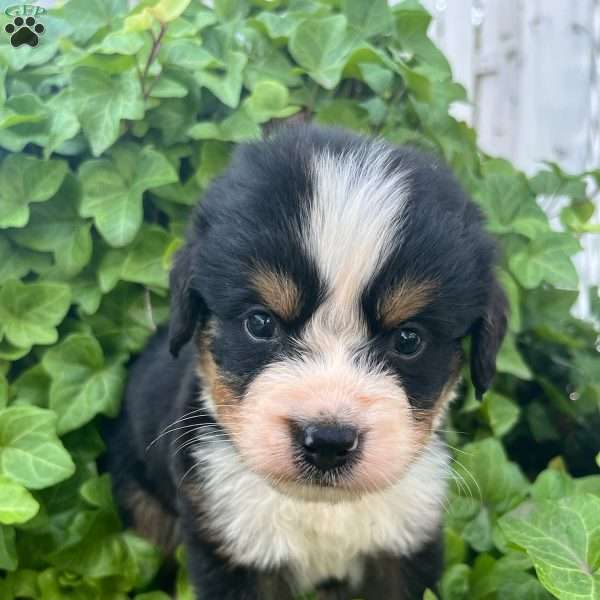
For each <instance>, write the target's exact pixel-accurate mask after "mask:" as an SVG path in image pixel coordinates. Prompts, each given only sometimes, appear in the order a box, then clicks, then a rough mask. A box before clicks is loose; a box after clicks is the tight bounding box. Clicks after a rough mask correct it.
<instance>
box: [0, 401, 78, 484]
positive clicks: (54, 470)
mask: <svg viewBox="0 0 600 600" xmlns="http://www.w3.org/2000/svg"><path fill="white" fill-rule="evenodd" d="M74 472H75V466H74V464H73V461H72V460H71V457H70V456H69V453H68V452H67V451H66V450H65V449H64V447H63V445H62V444H61V442H60V440H59V439H58V437H57V436H56V415H55V414H54V413H52V412H51V411H48V410H43V409H40V408H37V407H34V406H13V407H9V408H6V409H4V410H2V411H0V473H1V474H2V475H5V476H6V477H8V478H10V479H12V480H14V481H15V482H18V483H20V484H22V485H24V486H25V487H26V488H28V489H33V490H39V489H42V488H46V487H49V486H51V485H54V484H56V483H58V482H59V481H63V480H65V479H67V478H68V477H70V476H71V475H72V474H73V473H74Z"/></svg>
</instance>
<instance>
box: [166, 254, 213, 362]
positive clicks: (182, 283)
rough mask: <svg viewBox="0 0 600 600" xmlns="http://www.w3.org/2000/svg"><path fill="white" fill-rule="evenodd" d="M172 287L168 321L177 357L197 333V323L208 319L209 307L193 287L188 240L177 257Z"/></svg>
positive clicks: (170, 341) (170, 347) (172, 351)
mask: <svg viewBox="0 0 600 600" xmlns="http://www.w3.org/2000/svg"><path fill="white" fill-rule="evenodd" d="M169 281H170V287H171V318H170V321H169V350H170V351H171V354H172V355H173V356H174V357H177V356H178V355H179V351H180V350H181V348H182V347H183V346H185V344H187V343H188V342H189V341H190V339H191V337H192V336H193V335H194V332H195V330H196V327H197V326H198V324H200V325H202V324H203V323H204V321H205V320H206V316H207V312H208V310H207V308H206V304H205V303H204V300H203V299H202V297H201V296H200V294H199V293H198V292H197V291H196V290H194V286H193V281H194V278H193V269H192V246H191V244H189V243H187V244H185V246H183V248H181V250H179V252H178V253H177V254H176V256H175V262H174V264H173V267H172V269H171V274H170V277H169Z"/></svg>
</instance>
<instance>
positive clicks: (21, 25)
mask: <svg viewBox="0 0 600 600" xmlns="http://www.w3.org/2000/svg"><path fill="white" fill-rule="evenodd" d="M4 31H6V33H8V34H9V35H10V43H11V44H12V45H13V46H14V47H15V48H17V47H18V46H22V45H23V44H28V45H29V46H32V47H34V48H35V46H37V45H38V44H39V42H40V35H43V33H44V31H46V28H45V27H44V26H43V25H42V24H41V23H37V22H36V20H35V19H34V18H33V17H27V18H26V19H23V17H15V18H14V19H13V22H12V23H9V24H8V25H7V26H6V27H5V28H4Z"/></svg>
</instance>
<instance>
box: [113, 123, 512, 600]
mask: <svg viewBox="0 0 600 600" xmlns="http://www.w3.org/2000/svg"><path fill="white" fill-rule="evenodd" d="M365 143H368V142H367V141H365V140H364V139H363V138H361V137H358V136H354V135H351V134H349V133H345V132H341V131H336V130H331V129H319V128H314V127H302V128H293V129H290V130H287V131H285V132H284V133H283V134H281V135H279V136H277V137H276V138H274V139H273V140H270V141H267V142H259V143H254V144H246V145H242V146H241V147H240V148H239V149H238V150H237V152H236V154H235V156H234V159H233V161H232V165H231V167H230V168H229V169H228V171H227V172H226V173H225V174H224V175H223V176H222V177H220V178H219V179H217V180H216V181H215V182H214V184H213V185H212V186H211V187H210V189H209V190H208V192H207V193H206V195H205V197H204V198H203V200H202V203H201V204H200V206H199V208H198V210H197V211H196V213H195V216H194V219H193V223H192V224H191V227H190V229H189V232H188V236H187V242H186V244H185V246H184V247H183V249H182V250H181V251H180V252H179V253H178V256H177V258H176V262H175V265H174V268H173V270H172V273H171V296H172V307H171V321H170V324H169V330H168V332H167V331H166V330H163V331H160V332H159V333H158V334H157V335H156V336H155V337H154V338H153V340H152V341H151V342H150V344H149V346H148V348H147V349H146V350H145V351H144V353H143V354H142V355H141V356H140V357H139V359H138V360H137V362H136V363H135V365H134V367H133V369H132V371H131V374H130V380H129V385H128V388H127V394H126V400H125V405H124V408H123V412H122V415H121V417H120V418H119V420H118V421H117V422H116V423H115V424H114V425H113V426H112V428H111V431H110V432H109V434H108V438H109V440H108V441H109V469H110V471H111V473H112V475H113V479H114V485H115V491H116V494H117V497H118V499H119V501H120V504H121V506H122V508H123V513H124V515H125V517H126V518H129V520H128V524H131V525H135V522H134V521H135V519H134V518H133V511H132V510H131V501H130V497H131V490H132V489H135V490H141V491H142V493H143V494H146V495H147V496H148V497H149V498H152V499H155V500H156V501H157V502H158V503H159V504H160V506H162V508H163V511H164V519H165V522H166V521H168V520H173V521H174V522H175V521H177V522H178V523H179V529H180V531H181V534H180V537H178V540H179V541H183V543H184V544H185V547H186V551H187V555H188V564H189V568H190V573H191V577H192V581H193V583H194V585H195V586H196V588H197V589H198V591H199V594H201V595H200V597H201V598H203V599H204V600H270V599H272V600H286V599H289V600H291V599H292V594H291V591H290V589H289V588H288V586H287V584H286V578H285V575H286V573H285V571H282V572H275V573H264V572H258V571H255V570H251V569H248V568H243V567H240V566H236V565H234V564H231V562H230V560H229V559H228V557H227V556H225V555H223V554H222V553H220V552H219V551H218V544H219V540H218V539H215V536H214V534H208V533H207V531H206V530H205V529H204V528H203V527H202V519H203V514H202V506H201V504H200V505H199V503H198V501H197V499H195V498H192V497H191V495H190V494H191V491H190V487H189V485H188V484H186V481H185V477H186V474H187V473H189V472H190V470H192V469H193V468H194V463H193V459H192V457H191V456H190V452H189V447H188V448H187V450H186V451H183V452H178V453H175V451H174V450H175V446H177V445H178V444H176V441H177V437H178V435H179V436H180V438H181V436H183V440H184V441H186V440H187V439H190V438H186V437H185V435H186V434H185V431H190V430H184V433H183V434H182V433H181V431H178V430H175V431H173V432H172V433H170V434H167V435H163V436H162V437H161V431H162V430H163V428H164V427H166V426H167V425H169V424H170V423H173V422H174V421H176V420H177V419H178V418H179V417H181V416H182V415H184V414H186V413H188V412H189V411H190V410H191V409H192V408H193V407H194V406H195V404H194V403H197V402H198V398H199V394H200V388H201V385H202V383H201V382H200V381H199V380H198V377H197V375H196V363H197V357H196V355H197V348H196V347H195V345H194V344H187V342H189V341H190V340H191V339H192V338H194V335H195V334H196V338H197V339H198V338H199V336H200V335H201V333H202V331H203V329H204V327H205V324H206V323H207V322H208V321H209V320H210V322H211V323H212V326H213V327H215V328H216V334H215V335H213V337H212V340H211V344H212V345H211V352H212V355H213V356H214V359H215V362H216V363H217V365H218V367H219V369H221V370H222V371H223V372H224V373H227V374H228V376H229V378H230V381H231V385H233V386H237V387H236V391H238V392H239V393H240V394H241V393H243V391H244V389H245V388H246V386H247V385H248V383H249V382H250V381H251V380H252V378H253V377H254V376H255V375H256V374H257V373H259V372H260V371H261V369H263V368H264V366H265V365H267V364H268V363H269V362H270V361H271V360H273V358H274V357H281V356H284V355H286V354H291V353H293V352H295V351H296V350H295V348H294V346H293V344H291V343H289V344H288V343H287V342H286V339H283V340H282V341H281V342H280V343H278V344H277V345H275V346H274V345H271V344H264V345H254V346H251V347H249V345H248V343H247V341H245V338H244V333H243V331H242V330H241V328H240V326H239V323H240V318H241V316H243V315H244V314H245V313H246V312H247V311H248V310H249V309H250V308H252V307H253V306H255V305H256V304H258V302H259V301H258V298H256V297H255V295H254V294H253V292H252V291H251V288H250V286H249V285H248V278H249V276H250V273H251V271H252V268H253V267H254V266H255V265H256V264H257V263H260V264H266V265H269V266H272V267H276V268H277V269H279V270H280V271H282V272H285V273H286V274H287V275H289V277H290V278H291V279H292V280H293V281H294V282H296V284H297V286H298V288H299V289H300V290H301V292H302V307H301V310H300V312H299V314H298V315H297V318H296V319H295V320H294V321H293V322H289V323H286V327H287V330H288V331H289V333H290V336H291V335H293V334H294V333H296V332H297V331H299V330H300V329H301V327H302V325H303V324H304V323H305V322H306V321H307V319H308V317H309V316H310V315H311V314H312V313H313V312H314V310H315V308H316V307H317V306H318V305H319V304H320V303H321V302H322V301H323V298H324V294H325V290H324V286H323V283H322V282H321V281H320V280H319V276H318V273H317V269H316V266H315V264H313V262H312V261H311V259H310V258H308V257H307V256H306V253H305V252H304V251H303V248H302V222H301V216H302V211H303V210H304V209H305V203H306V202H307V201H308V200H307V199H308V198H310V194H311V191H312V190H311V179H310V177H309V175H308V158H309V157H310V155H311V153H312V152H314V151H315V150H319V149H323V148H325V147H326V148H328V149H329V151H330V152H332V153H334V154H335V153H342V152H343V151H345V150H347V149H358V148H360V147H361V146H362V145H364V144H365ZM393 162H394V164H393V165H391V166H390V168H391V169H394V168H402V169H404V170H407V171H408V172H409V173H410V175H409V178H410V184H411V185H410V190H411V192H410V193H411V201H412V203H413V205H412V207H411V210H410V215H409V220H408V225H407V228H406V231H405V235H404V239H403V242H402V244H401V245H400V244H399V245H398V248H397V249H396V251H395V252H393V253H392V255H391V256H390V257H389V259H388V260H387V263H386V264H385V265H384V268H383V269H381V271H380V274H379V275H378V276H377V277H376V278H375V279H374V280H373V281H372V282H371V283H370V285H369V287H368V289H367V290H366V291H365V293H364V295H363V299H362V304H363V309H364V313H365V316H366V320H367V322H368V324H369V328H370V333H371V342H370V345H369V348H367V349H366V351H367V352H369V353H370V354H371V355H372V357H373V359H374V360H380V361H383V362H385V364H386V366H387V367H388V368H390V369H392V370H394V371H395V372H396V373H398V376H399V378H401V380H402V382H403V384H404V386H405V388H406V390H407V392H408V395H409V399H410V401H411V403H412V404H413V405H414V406H415V407H416V408H419V409H427V408H430V407H431V406H432V404H433V402H434V400H435V399H436V398H437V397H438V395H439V393H440V390H441V389H442V388H443V387H444V385H445V384H447V383H448V381H450V380H451V379H452V378H453V377H454V376H455V374H456V372H457V370H458V369H459V368H460V363H461V355H460V344H461V340H462V339H463V338H464V337H465V336H468V335H471V339H472V343H471V347H472V354H471V373H472V379H473V382H474V384H475V387H476V389H477V392H478V393H480V394H481V393H483V392H484V391H485V390H486V389H487V388H488V387H489V385H490V383H491V380H492V378H493V375H494V370H495V367H494V364H495V357H496V353H497V351H498V349H499V347H500V344H501V341H502V338H503V336H504V332H505V328H506V300H505V297H504V293H503V292H502V290H501V288H500V287H499V285H498V284H497V282H496V280H495V277H494V274H493V265H494V244H493V243H492V241H491V239H490V238H489V237H488V236H487V235H486V234H485V233H484V231H483V229H482V218H481V215H480V212H479V210H478V209H477V208H476V207H475V205H474V204H472V203H471V202H470V201H469V199H468V198H467V197H466V196H465V194H464V193H463V192H462V190H461V189H460V187H459V185H458V184H457V183H456V181H455V180H454V178H453V177H452V175H451V174H450V173H449V171H448V170H447V168H445V167H444V166H442V165H441V164H440V163H439V162H438V161H436V160H435V159H434V158H432V157H430V156H427V155H422V154H421V153H419V152H417V151H415V150H411V149H406V148H399V149H397V150H395V153H394V161H393ZM407 275H408V276H414V278H416V279H425V280H435V281H436V282H437V283H438V284H439V286H438V289H437V291H436V294H435V297H434V298H433V299H432V301H431V302H430V303H429V304H428V306H427V307H426V308H425V309H424V310H423V311H422V312H421V313H420V314H419V315H417V316H416V317H415V320H416V321H418V322H419V323H420V325H421V326H422V327H423V330H424V331H425V334H424V335H426V336H427V337H428V342H429V343H428V345H427V349H426V350H425V352H424V353H423V356H421V357H419V358H418V359H416V360H415V361H412V362H410V363H407V362H406V361H402V360H399V359H398V357H397V356H395V355H394V353H393V352H391V351H390V347H391V346H393V341H394V335H395V333H394V332H393V331H385V330H384V329H383V328H382V326H381V325H380V324H379V323H378V321H377V314H376V306H377V300H378V298H379V297H380V296H381V294H382V292H383V291H384V290H387V289H389V288H390V287H391V286H393V285H394V284H395V283H398V282H399V281H400V279H401V278H402V277H405V276H407ZM171 354H173V355H174V356H178V358H177V359H176V360H175V359H173V358H172V357H171ZM185 424H186V425H189V424H197V425H198V427H200V426H202V428H203V429H202V431H204V432H208V431H212V432H215V431H218V432H219V434H220V435H226V432H225V431H224V429H223V428H222V427H221V426H220V424H219V423H218V422H216V421H215V420H214V419H213V418H212V417H210V416H209V415H208V413H197V414H196V415H195V416H194V417H193V419H191V420H187V421H186V422H185ZM153 440H157V441H155V442H153ZM179 442H181V439H180V440H179ZM198 443H200V444H201V443H207V444H209V443H210V441H206V442H202V441H201V440H200V441H198ZM440 539H441V538H440V536H438V537H437V538H436V539H434V540H433V541H432V542H431V543H429V544H427V545H426V546H425V547H424V548H423V549H422V550H421V551H420V552H418V553H416V554H415V555H413V556H407V557H390V556H385V557H382V556H373V557H369V560H368V565H367V569H366V574H365V579H364V584H363V585H364V589H363V590H361V593H360V594H353V595H351V594H350V591H348V589H347V588H346V587H345V586H346V583H345V582H333V583H332V582H323V584H322V587H321V591H320V594H321V596H320V597H321V598H330V599H332V600H333V599H334V598H337V599H339V600H350V598H351V597H354V595H359V596H360V597H363V598H365V600H375V599H377V600H380V599H382V598H386V599H389V600H401V599H402V600H412V599H413V598H414V599H417V598H419V599H420V598H421V597H422V594H423V591H424V589H425V588H426V587H430V586H434V585H435V582H436V579H437V577H438V575H439V573H440V569H441V549H440V548H441V541H440Z"/></svg>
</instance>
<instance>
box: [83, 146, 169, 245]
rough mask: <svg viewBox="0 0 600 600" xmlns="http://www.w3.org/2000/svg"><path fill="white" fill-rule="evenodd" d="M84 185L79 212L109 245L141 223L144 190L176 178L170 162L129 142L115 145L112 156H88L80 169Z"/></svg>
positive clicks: (129, 237) (122, 241)
mask: <svg viewBox="0 0 600 600" xmlns="http://www.w3.org/2000/svg"><path fill="white" fill-rule="evenodd" d="M80 177H81V182H82V186H83V201H82V203H81V214H82V215H83V216H85V217H93V218H94V222H95V224H96V227H98V230H99V231H100V233H101V234H102V236H103V237H104V239H105V240H106V241H107V242H108V243H109V244H110V245H111V246H116V247H120V246H125V245H126V244H128V243H130V242H131V241H132V240H133V239H134V238H135V236H136V235H137V233H138V231H139V228H140V226H141V224H142V216H143V214H142V197H143V194H144V192H145V191H146V190H149V189H151V188H155V187H159V186H162V185H166V184H168V183H172V182H174V181H177V179H178V178H177V174H176V173H175V170H174V169H173V167H172V166H171V163H170V162H169V161H168V160H167V159H166V158H165V157H164V155H162V154H161V153H160V152H157V151H156V150H154V149H152V148H149V147H147V148H143V149H142V150H139V149H138V148H136V147H135V146H131V145H129V144H127V145H125V144H124V145H122V146H120V147H115V149H114V150H113V153H112V159H111V160H108V159H100V160H91V161H88V162H86V163H84V164H83V165H82V166H81V169H80Z"/></svg>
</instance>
